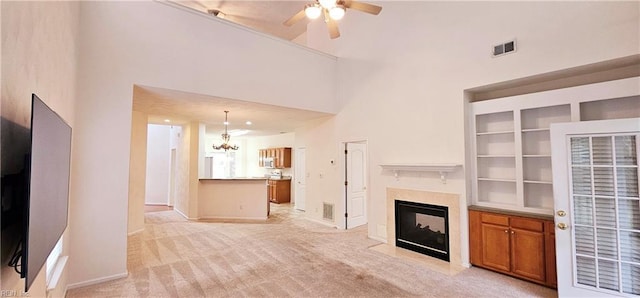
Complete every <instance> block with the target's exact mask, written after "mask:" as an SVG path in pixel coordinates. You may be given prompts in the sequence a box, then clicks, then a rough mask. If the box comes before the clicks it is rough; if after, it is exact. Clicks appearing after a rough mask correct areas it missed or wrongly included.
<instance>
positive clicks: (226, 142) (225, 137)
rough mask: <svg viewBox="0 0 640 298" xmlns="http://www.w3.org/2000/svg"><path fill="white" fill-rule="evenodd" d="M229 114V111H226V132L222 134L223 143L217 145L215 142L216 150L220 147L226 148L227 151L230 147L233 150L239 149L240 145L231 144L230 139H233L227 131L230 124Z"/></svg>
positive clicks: (214, 147)
mask: <svg viewBox="0 0 640 298" xmlns="http://www.w3.org/2000/svg"><path fill="white" fill-rule="evenodd" d="M228 115H229V111H224V133H223V134H222V142H223V143H222V144H221V145H220V146H216V145H215V144H214V145H213V149H216V150H220V149H224V151H227V150H229V149H231V150H238V148H239V147H238V145H233V146H231V145H229V140H231V135H229V134H228V133H227V126H229V121H228V120H227V116H228Z"/></svg>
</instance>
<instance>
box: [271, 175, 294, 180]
mask: <svg viewBox="0 0 640 298" xmlns="http://www.w3.org/2000/svg"><path fill="white" fill-rule="evenodd" d="M267 179H269V180H291V176H282V177H269V178H267Z"/></svg>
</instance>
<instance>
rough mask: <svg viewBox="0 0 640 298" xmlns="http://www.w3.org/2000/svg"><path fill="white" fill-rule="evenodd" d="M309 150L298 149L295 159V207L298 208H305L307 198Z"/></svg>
mask: <svg viewBox="0 0 640 298" xmlns="http://www.w3.org/2000/svg"><path fill="white" fill-rule="evenodd" d="M306 160H307V150H306V149H305V148H297V149H296V160H295V177H294V179H295V185H296V186H295V193H296V195H295V208H296V209H298V210H302V211H304V210H305V200H306V196H305V195H306V191H307V187H306V183H307V182H306V180H307V166H306Z"/></svg>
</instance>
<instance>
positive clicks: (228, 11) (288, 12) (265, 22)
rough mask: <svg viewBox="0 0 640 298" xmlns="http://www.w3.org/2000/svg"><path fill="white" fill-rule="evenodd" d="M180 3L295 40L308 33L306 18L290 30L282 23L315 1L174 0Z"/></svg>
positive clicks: (173, 0) (267, 32)
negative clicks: (217, 13)
mask: <svg viewBox="0 0 640 298" xmlns="http://www.w3.org/2000/svg"><path fill="white" fill-rule="evenodd" d="M171 1H172V2H175V3H177V4H180V5H183V6H186V7H189V8H192V9H195V10H198V11H201V12H203V13H207V11H208V10H212V9H214V10H219V11H221V12H222V13H223V14H224V19H225V20H228V21H230V22H233V23H237V24H240V25H243V26H246V27H249V28H252V29H254V30H256V31H260V32H263V33H266V34H270V35H273V36H277V37H280V38H283V39H286V40H293V39H294V38H296V37H298V36H299V35H300V34H302V33H304V32H305V31H306V30H307V23H308V21H307V20H306V19H303V20H301V21H300V22H297V23H296V24H294V25H293V26H291V27H287V26H285V25H283V24H282V23H283V22H284V21H286V20H287V19H289V18H290V17H291V16H293V15H294V14H296V13H297V12H299V11H300V10H302V9H303V8H304V6H305V4H308V3H311V2H313V1H311V0H309V1H298V0H290V1H271V0H269V1H264V0H263V1H244V0H235V1H225V0H222V1H204V0H171Z"/></svg>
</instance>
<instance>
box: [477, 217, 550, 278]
mask: <svg viewBox="0 0 640 298" xmlns="http://www.w3.org/2000/svg"><path fill="white" fill-rule="evenodd" d="M554 227H555V226H554V223H553V221H552V220H547V219H540V218H533V217H526V216H522V215H512V214H502V213H497V212H487V211H479V210H469V253H470V261H471V264H473V265H474V266H477V267H482V268H485V269H489V270H492V271H496V272H499V273H503V274H507V275H511V276H513V277H517V278H520V279H524V280H528V281H532V282H535V283H538V284H541V285H545V286H547V287H551V288H556V285H557V282H556V268H555V257H556V256H555V237H554V236H555V235H554Z"/></svg>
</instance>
